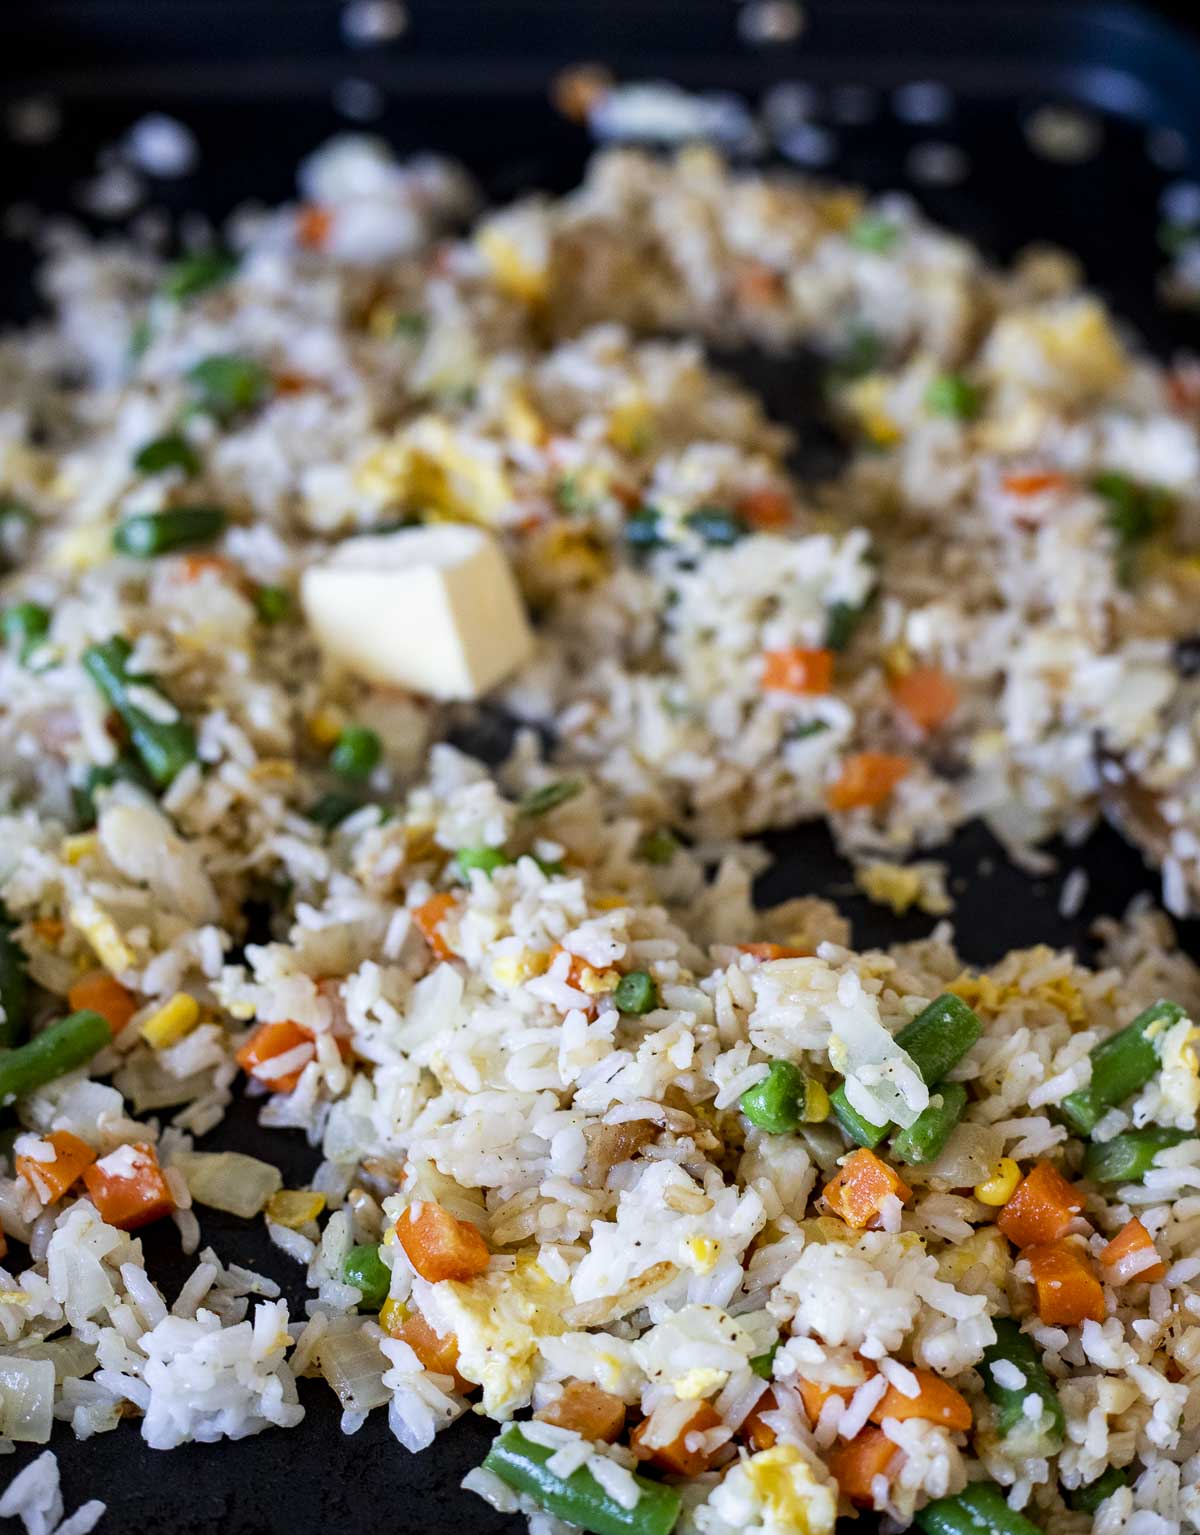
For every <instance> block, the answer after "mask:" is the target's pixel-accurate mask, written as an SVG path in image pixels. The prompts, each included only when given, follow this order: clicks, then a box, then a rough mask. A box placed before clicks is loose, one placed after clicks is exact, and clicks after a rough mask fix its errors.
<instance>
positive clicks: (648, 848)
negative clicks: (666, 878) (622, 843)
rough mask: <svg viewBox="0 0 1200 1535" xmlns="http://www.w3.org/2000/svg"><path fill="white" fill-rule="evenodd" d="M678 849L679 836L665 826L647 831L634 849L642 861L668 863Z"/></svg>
mask: <svg viewBox="0 0 1200 1535" xmlns="http://www.w3.org/2000/svg"><path fill="white" fill-rule="evenodd" d="M678 851H679V838H678V837H677V836H676V835H675V833H674V832H673V831H671V829H670V828H669V827H667V826H659V827H657V828H656V829H655V830H654V831H648V832H647V833H646V835H645V836H644V837H643V838H642V839H641V840H640V841H639V843H638V845H637V847H636V848H635V849H634V856H635V857H637V858H640V859H641V861H642V862H643V863H654V864H668V863H670V862H671V860H672V859H673V858H674V857H675V854H676V853H677V852H678Z"/></svg>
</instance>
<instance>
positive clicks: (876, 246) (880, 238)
mask: <svg viewBox="0 0 1200 1535" xmlns="http://www.w3.org/2000/svg"><path fill="white" fill-rule="evenodd" d="M848 238H849V240H850V244H851V245H857V246H858V248H859V250H864V251H875V252H877V253H878V254H879V255H881V256H885V255H886V254H887V253H888V251H890V250H891V249H892V247H893V246H894V245H895V243H896V241H897V240H898V239H899V238H900V231H899V230H898V229H897V228H896V226H895V224H893V223H892V222H891V220H890V219H885V218H883V217H882V215H880V214H878V213H864V214H863V216H862V218H860V219H859V221H858V223H857V224H855V225H854V226H853V227H852V228H851V230H850V234H849V237H848Z"/></svg>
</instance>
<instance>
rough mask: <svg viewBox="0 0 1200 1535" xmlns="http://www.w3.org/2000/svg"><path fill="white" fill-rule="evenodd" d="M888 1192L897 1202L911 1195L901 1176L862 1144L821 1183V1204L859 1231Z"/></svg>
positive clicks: (876, 1211) (878, 1207)
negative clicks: (823, 1196) (823, 1192)
mask: <svg viewBox="0 0 1200 1535" xmlns="http://www.w3.org/2000/svg"><path fill="white" fill-rule="evenodd" d="M889 1194H895V1196H896V1198H897V1199H899V1200H900V1202H901V1204H904V1203H906V1202H907V1201H908V1200H909V1199H911V1198H912V1190H911V1189H910V1188H909V1186H908V1184H907V1183H905V1182H904V1180H903V1178H901V1177H900V1175H899V1174H898V1173H897V1172H896V1171H895V1170H894V1169H893V1168H891V1167H889V1166H888V1165H887V1163H886V1162H885V1161H884V1160H883V1159H882V1157H877V1156H876V1155H875V1153H874V1152H873V1151H868V1150H867V1148H866V1147H865V1146H863V1147H860V1149H859V1150H858V1151H854V1152H851V1154H850V1155H849V1156H848V1157H847V1158H846V1160H845V1161H844V1162H843V1163H842V1165H841V1167H839V1168H838V1170H837V1172H836V1173H835V1174H834V1175H833V1177H832V1178H831V1179H830V1180H829V1182H828V1183H827V1184H826V1185H825V1203H826V1204H827V1205H828V1206H829V1208H830V1209H831V1210H832V1211H833V1213H834V1214H835V1215H840V1216H841V1217H842V1219H843V1220H844V1221H845V1222H846V1224H847V1225H848V1226H854V1227H856V1228H857V1229H859V1230H861V1229H862V1228H863V1227H864V1226H869V1225H870V1224H871V1222H872V1221H874V1220H876V1219H877V1218H878V1216H879V1212H880V1210H881V1209H882V1208H883V1201H884V1200H885V1199H886V1198H887V1196H888V1195H889Z"/></svg>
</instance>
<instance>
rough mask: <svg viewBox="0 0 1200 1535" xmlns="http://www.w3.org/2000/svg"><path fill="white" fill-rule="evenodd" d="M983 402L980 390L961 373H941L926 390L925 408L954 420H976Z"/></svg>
mask: <svg viewBox="0 0 1200 1535" xmlns="http://www.w3.org/2000/svg"><path fill="white" fill-rule="evenodd" d="M982 403H983V402H982V400H981V399H980V395H979V390H978V389H976V387H975V385H974V384H972V383H971V381H970V380H969V379H966V378H964V377H963V376H962V374H961V373H939V374H938V376H937V377H936V378H935V379H934V380H933V381H932V382H931V384H930V385H929V388H928V389H927V390H926V391H925V409H926V410H929V411H932V412H933V414H934V415H935V416H949V417H950V418H951V420H953V421H974V419H975V417H976V416H977V415H978V414H979V411H980V407H981V406H982Z"/></svg>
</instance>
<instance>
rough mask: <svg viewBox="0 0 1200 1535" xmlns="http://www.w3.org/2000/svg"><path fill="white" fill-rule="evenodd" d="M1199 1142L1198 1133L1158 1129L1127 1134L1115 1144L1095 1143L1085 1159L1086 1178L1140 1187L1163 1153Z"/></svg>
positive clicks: (1128, 1132) (1114, 1141)
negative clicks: (1187, 1143) (1132, 1184)
mask: <svg viewBox="0 0 1200 1535" xmlns="http://www.w3.org/2000/svg"><path fill="white" fill-rule="evenodd" d="M1195 1139H1196V1132H1195V1130H1163V1129H1160V1128H1159V1127H1158V1126H1157V1125H1147V1127H1146V1128H1145V1129H1144V1130H1127V1131H1126V1132H1125V1134H1124V1135H1114V1136H1113V1138H1112V1140H1111V1141H1095V1142H1093V1143H1092V1144H1091V1145H1090V1146H1089V1147H1088V1149H1087V1151H1086V1152H1085V1153H1084V1157H1083V1172H1084V1176H1085V1177H1087V1178H1090V1179H1091V1180H1092V1182H1093V1183H1140V1182H1141V1181H1142V1179H1143V1178H1144V1177H1145V1176H1146V1174H1147V1173H1148V1172H1149V1171H1150V1169H1151V1168H1152V1167H1153V1166H1154V1158H1155V1157H1156V1156H1157V1155H1158V1153H1159V1152H1160V1151H1166V1150H1167V1148H1168V1147H1169V1146H1178V1145H1179V1144H1180V1143H1181V1142H1183V1141H1194V1140H1195Z"/></svg>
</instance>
